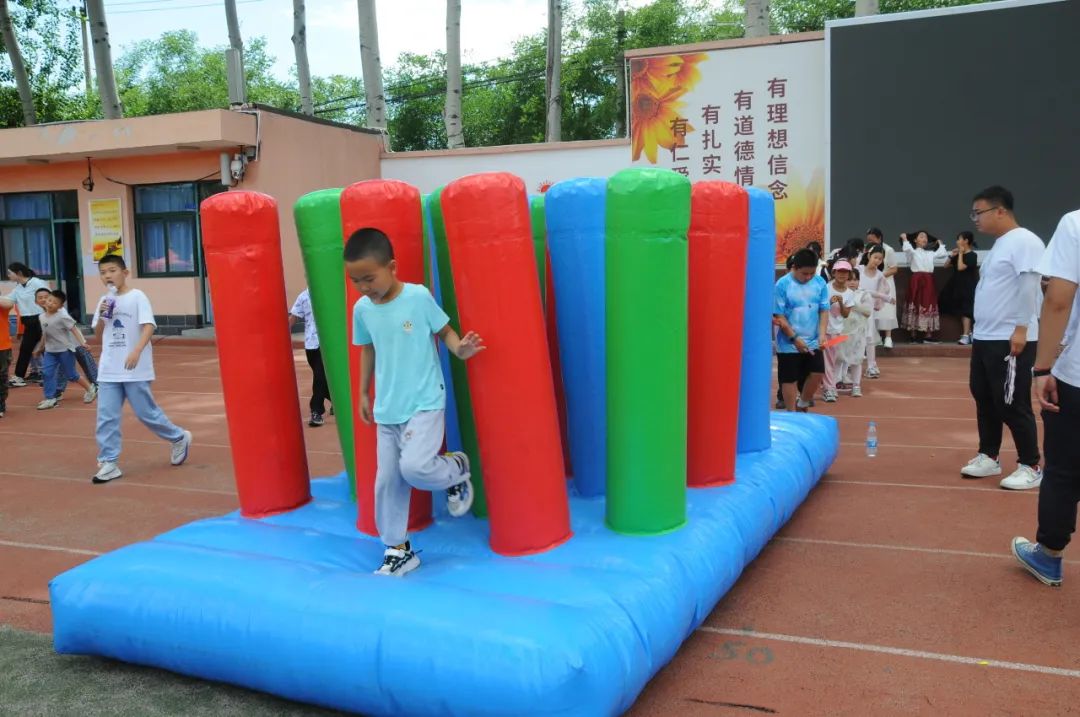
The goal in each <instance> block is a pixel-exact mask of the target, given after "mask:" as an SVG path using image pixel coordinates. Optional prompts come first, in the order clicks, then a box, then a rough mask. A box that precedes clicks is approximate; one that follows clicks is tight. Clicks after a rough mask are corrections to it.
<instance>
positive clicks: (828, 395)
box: [821, 391, 836, 403]
mask: <svg viewBox="0 0 1080 717" xmlns="http://www.w3.org/2000/svg"><path fill="white" fill-rule="evenodd" d="M821 397H822V398H824V399H825V403H836V391H823V392H822V394H821Z"/></svg>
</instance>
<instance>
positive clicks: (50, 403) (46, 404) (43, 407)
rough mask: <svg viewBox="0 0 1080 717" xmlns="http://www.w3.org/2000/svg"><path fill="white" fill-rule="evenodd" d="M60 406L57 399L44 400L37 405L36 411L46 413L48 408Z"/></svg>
mask: <svg viewBox="0 0 1080 717" xmlns="http://www.w3.org/2000/svg"><path fill="white" fill-rule="evenodd" d="M59 404H60V399H59V398H46V399H45V400H44V401H42V402H41V403H39V404H38V405H37V410H39V411H47V410H49V409H50V408H56V407H57V406H58V405H59Z"/></svg>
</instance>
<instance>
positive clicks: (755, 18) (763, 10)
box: [744, 0, 769, 37]
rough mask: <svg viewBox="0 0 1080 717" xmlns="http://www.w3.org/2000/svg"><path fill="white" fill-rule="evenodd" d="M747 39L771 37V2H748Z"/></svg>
mask: <svg viewBox="0 0 1080 717" xmlns="http://www.w3.org/2000/svg"><path fill="white" fill-rule="evenodd" d="M744 24H745V26H746V37H768V36H769V0H746V21H745V23H744Z"/></svg>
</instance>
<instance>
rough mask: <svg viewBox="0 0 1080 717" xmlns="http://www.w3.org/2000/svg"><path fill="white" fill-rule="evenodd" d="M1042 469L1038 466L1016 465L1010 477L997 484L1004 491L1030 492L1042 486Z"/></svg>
mask: <svg viewBox="0 0 1080 717" xmlns="http://www.w3.org/2000/svg"><path fill="white" fill-rule="evenodd" d="M1042 475H1043V474H1042V468H1040V467H1039V466H1025V465H1023V464H1021V465H1018V466H1017V467H1016V470H1015V471H1013V473H1012V474H1011V475H1007V476H1005V477H1004V478H1002V479H1001V482H1000V483H998V485H1000V486H1001V487H1002V488H1004V489H1005V490H1031V489H1032V488H1038V487H1039V486H1040V485H1041V484H1042Z"/></svg>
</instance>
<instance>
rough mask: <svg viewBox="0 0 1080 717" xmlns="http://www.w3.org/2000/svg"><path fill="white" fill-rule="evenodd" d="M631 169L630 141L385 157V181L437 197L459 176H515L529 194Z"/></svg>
mask: <svg viewBox="0 0 1080 717" xmlns="http://www.w3.org/2000/svg"><path fill="white" fill-rule="evenodd" d="M629 166H630V143H629V141H627V140H599V141H590V142H557V143H552V144H525V145H510V146H506V147H483V148H477V149H463V150H440V151H435V152H398V153H393V154H384V155H383V158H382V178H383V179H400V180H402V181H404V182H408V183H410V184H412V185H414V186H415V187H417V188H418V189H419V190H420V191H421V192H424V193H427V192H432V191H434V190H436V189H438V188H439V187H441V186H443V185H444V184H446V183H448V182H451V181H453V180H455V179H458V178H459V177H464V176H465V175H468V174H476V173H479V172H510V173H512V174H516V175H517V176H519V177H521V179H522V180H524V182H525V186H526V188H527V189H528V191H529V193H530V194H538V193H540V191H541V190H542V188H543V187H544V186H545V185H551V184H554V183H556V182H561V181H562V180H564V179H573V178H574V177H610V176H611V175H612V174H614V173H615V172H618V171H619V170H621V169H626V168H627V167H629Z"/></svg>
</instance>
